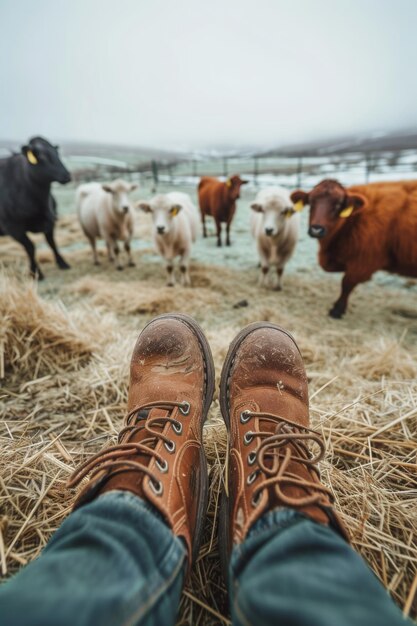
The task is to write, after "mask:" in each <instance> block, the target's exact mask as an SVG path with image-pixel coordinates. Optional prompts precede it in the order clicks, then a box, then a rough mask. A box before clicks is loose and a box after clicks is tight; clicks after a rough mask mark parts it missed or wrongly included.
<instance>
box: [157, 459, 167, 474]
mask: <svg viewBox="0 0 417 626" xmlns="http://www.w3.org/2000/svg"><path fill="white" fill-rule="evenodd" d="M155 465H156V466H157V468H158V469H159V470H160V471H161V472H162V473H163V474H166V472H167V471H168V461H166V460H164V462H163V463H161V462H160V461H155Z"/></svg>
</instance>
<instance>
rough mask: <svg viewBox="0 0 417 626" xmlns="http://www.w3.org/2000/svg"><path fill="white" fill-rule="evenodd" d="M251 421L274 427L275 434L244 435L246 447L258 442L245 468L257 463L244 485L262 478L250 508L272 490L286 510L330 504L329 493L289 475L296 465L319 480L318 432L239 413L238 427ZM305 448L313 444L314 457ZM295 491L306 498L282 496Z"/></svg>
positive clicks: (317, 484)
mask: <svg viewBox="0 0 417 626" xmlns="http://www.w3.org/2000/svg"><path fill="white" fill-rule="evenodd" d="M252 417H258V418H259V419H260V420H262V421H266V422H273V423H274V424H276V428H275V433H274V434H272V435H271V432H270V431H256V432H252V431H248V432H247V433H246V434H245V436H244V443H245V444H246V445H248V444H249V443H250V442H251V441H252V440H253V439H259V440H260V444H259V445H258V448H257V449H256V451H254V452H252V453H250V454H249V456H248V463H249V465H253V464H255V463H257V465H258V469H255V471H254V472H252V474H250V475H249V476H248V483H249V484H251V483H253V482H254V481H255V480H256V478H257V477H258V475H259V474H260V473H263V474H264V475H265V477H266V478H265V480H263V481H262V483H260V484H259V486H258V487H257V488H256V489H255V490H254V492H253V496H252V504H253V506H257V504H258V503H259V501H260V499H261V495H262V492H263V491H264V490H265V489H267V488H269V487H274V488H275V492H276V495H277V496H278V498H279V499H280V501H281V502H282V503H283V504H284V505H286V506H289V507H295V508H298V507H305V506H310V505H314V504H323V503H324V501H325V500H327V499H330V501H333V495H332V492H331V491H330V489H328V488H327V487H325V486H324V485H322V484H321V483H320V482H318V481H317V482H316V481H314V480H311V481H309V480H306V479H304V478H300V476H299V475H298V474H296V473H295V472H293V471H289V469H288V468H289V465H290V463H299V464H300V465H303V466H304V467H306V468H307V470H308V471H309V473H313V474H315V476H316V477H317V479H319V478H320V472H319V470H318V468H317V467H316V464H317V463H318V462H319V461H320V460H321V459H322V458H323V456H324V454H325V446H324V443H323V439H322V437H321V436H320V434H319V433H318V432H316V431H315V430H312V429H311V428H307V427H305V426H301V425H300V424H297V423H296V422H293V421H292V420H289V419H286V418H284V417H281V416H279V415H274V414H273V413H262V412H256V411H248V410H247V411H243V412H242V413H241V416H240V420H241V422H242V423H246V422H248V421H249V420H250V419H251V418H252ZM309 444H310V445H311V444H315V445H316V447H317V448H318V450H317V452H316V453H313V452H311V450H310V448H309ZM288 487H293V488H294V487H295V488H299V489H301V490H302V491H303V492H304V493H305V494H306V495H305V496H304V497H303V496H298V497H291V496H289V495H286V494H285V493H284V492H283V489H284V488H288Z"/></svg>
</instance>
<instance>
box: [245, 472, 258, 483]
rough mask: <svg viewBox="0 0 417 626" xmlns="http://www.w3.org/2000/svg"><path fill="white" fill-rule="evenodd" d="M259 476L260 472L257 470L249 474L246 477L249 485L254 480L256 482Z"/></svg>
mask: <svg viewBox="0 0 417 626" xmlns="http://www.w3.org/2000/svg"><path fill="white" fill-rule="evenodd" d="M257 478H258V472H257V471H254V472H252V474H249V476H248V477H247V479H246V483H247V484H248V485H251V484H252V483H254V482H255V480H256V479H257Z"/></svg>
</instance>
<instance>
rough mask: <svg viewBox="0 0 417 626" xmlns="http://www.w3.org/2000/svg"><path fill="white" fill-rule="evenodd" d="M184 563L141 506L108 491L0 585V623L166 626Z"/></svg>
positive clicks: (167, 533)
mask: <svg viewBox="0 0 417 626" xmlns="http://www.w3.org/2000/svg"><path fill="white" fill-rule="evenodd" d="M185 563H186V550H185V547H184V544H183V543H182V541H181V540H180V539H178V538H177V537H175V536H174V535H173V534H172V532H171V530H170V529H169V528H168V526H167V525H166V524H165V523H164V522H163V521H162V520H161V518H160V516H159V515H158V513H157V512H156V511H155V510H152V507H151V506H150V505H149V504H148V503H146V502H145V501H144V500H141V499H140V498H138V497H137V496H135V495H133V494H131V493H129V492H127V491H109V492H108V493H106V494H104V495H102V496H100V497H99V498H97V499H95V500H93V501H92V502H90V503H89V504H86V505H85V506H82V507H80V508H79V509H77V510H76V511H74V512H73V513H72V514H71V515H70V516H69V517H68V518H67V519H66V520H65V522H64V523H63V524H62V526H61V528H60V529H59V530H58V531H57V532H56V533H55V535H54V536H53V537H52V539H51V541H50V542H49V543H48V545H47V546H46V548H45V549H44V551H43V553H42V554H41V556H40V557H39V558H38V559H36V560H35V561H33V562H32V563H30V564H29V565H28V566H27V567H25V568H23V569H22V570H21V571H20V572H19V573H18V574H17V575H16V576H14V578H12V579H11V580H10V581H8V582H6V583H4V584H3V585H2V586H1V587H0V625H1V626H28V625H33V626H35V625H36V626H38V625H39V626H75V625H76V626H95V625H98V624H100V626H116V625H117V626H121V625H127V624H129V625H132V626H133V625H135V624H141V625H142V624H143V625H145V624H146V626H148V625H149V626H151V625H152V626H159V625H160V624H164V625H167V626H169V625H173V624H175V618H176V615H177V610H178V604H179V598H180V594H181V588H182V581H183V575H184V566H185Z"/></svg>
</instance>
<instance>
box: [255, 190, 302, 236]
mask: <svg viewBox="0 0 417 626" xmlns="http://www.w3.org/2000/svg"><path fill="white" fill-rule="evenodd" d="M250 208H251V209H252V211H255V212H256V213H261V214H262V230H263V233H264V234H265V235H267V237H275V235H278V233H279V232H280V231H281V230H282V228H283V226H284V225H285V222H286V220H287V219H289V218H290V217H292V216H293V215H294V213H295V210H294V208H293V204H292V202H291V199H290V196H289V194H288V192H287V191H286V190H284V189H283V190H282V192H281V193H278V192H277V193H271V194H270V195H267V196H266V197H263V196H262V194H259V195H258V197H257V198H256V200H255V202H252V204H251V205H250Z"/></svg>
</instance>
